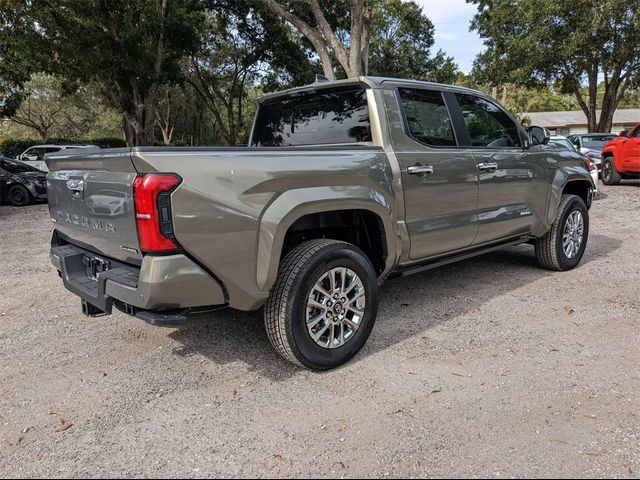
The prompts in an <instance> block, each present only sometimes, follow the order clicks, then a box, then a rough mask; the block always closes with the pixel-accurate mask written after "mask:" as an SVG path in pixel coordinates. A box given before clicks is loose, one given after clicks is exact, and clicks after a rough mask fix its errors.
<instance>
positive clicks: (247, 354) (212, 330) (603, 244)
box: [170, 235, 622, 381]
mask: <svg viewBox="0 0 640 480" xmlns="http://www.w3.org/2000/svg"><path fill="white" fill-rule="evenodd" d="M621 244H622V242H621V241H620V240H618V239H614V238H610V237H607V236H604V235H591V236H590V239H589V245H588V247H587V251H586V252H585V256H584V257H583V260H582V262H581V264H580V267H578V268H577V269H576V270H574V271H573V272H567V273H562V272H553V273H552V272H548V271H546V270H543V269H541V268H540V267H539V266H538V264H537V261H536V258H535V254H534V251H533V247H531V246H529V245H521V246H517V247H510V248H505V249H503V250H499V251H497V252H493V253H491V254H488V255H484V256H481V257H477V258H473V259H469V260H466V261H463V262H460V263H457V264H453V265H448V266H444V267H440V268H438V269H435V270H431V271H427V272H424V273H421V274H417V275H413V276H408V277H403V278H399V279H396V280H391V281H389V282H387V283H385V285H384V286H383V287H382V289H381V295H380V304H379V311H378V319H377V322H376V326H375V328H374V330H373V333H372V335H371V338H370V339H369V341H368V343H367V344H366V345H365V347H364V348H363V350H362V352H360V353H359V354H358V355H357V356H356V358H355V359H354V360H352V361H351V363H350V364H353V363H354V362H359V361H362V360H364V359H365V358H367V357H368V356H370V355H373V354H375V353H377V352H380V351H382V350H384V349H386V348H389V347H390V346H392V345H395V344H397V343H399V342H402V341H403V340H406V339H407V338H410V337H412V336H415V335H421V334H424V333H425V332H426V331H428V330H430V329H432V328H434V327H436V326H438V325H439V324H441V323H444V322H447V321H448V320H450V319H453V318H455V317H457V316H459V315H462V314H465V313H469V312H472V311H474V310H476V309H477V308H478V307H480V306H481V305H483V304H485V303H487V302H489V301H491V299H493V298H496V297H499V296H502V295H505V294H508V293H509V292H513V291H515V290H517V289H519V288H521V287H524V286H526V285H528V284H530V283H532V282H535V281H536V280H538V279H540V278H542V277H544V276H546V275H558V276H559V277H561V276H562V275H580V270H581V269H582V268H584V266H585V265H587V264H588V263H589V262H591V261H593V260H595V259H598V258H601V257H606V256H608V255H609V254H611V253H612V252H614V251H615V250H617V249H618V248H620V245H621ZM532 305H533V304H532ZM532 308H534V307H532ZM170 336H171V337H172V338H173V339H174V340H176V341H177V342H179V343H181V344H182V347H180V348H177V349H175V350H174V353H175V354H176V355H180V356H192V355H198V354H199V355H203V356H205V357H206V358H207V359H209V360H210V361H212V362H215V363H216V364H219V365H224V364H229V363H234V362H242V363H245V364H247V365H248V366H249V368H250V370H252V371H255V372H257V373H258V374H259V375H262V376H265V377H268V378H270V379H271V380H273V381H282V380H285V379H287V378H289V377H292V376H295V375H296V374H297V373H299V372H300V370H299V369H298V368H296V367H294V366H292V365H291V364H290V363H288V362H287V361H285V360H283V359H281V358H280V357H279V356H278V355H277V354H276V353H275V352H274V351H273V349H272V348H271V344H270V343H269V340H268V339H267V336H266V334H265V332H264V326H263V324H262V317H261V314H260V313H259V312H241V311H237V310H232V309H225V310H220V311H218V312H212V313H209V314H201V315H199V316H197V317H194V318H193V319H192V320H191V321H190V322H189V323H188V324H187V325H186V326H184V327H182V328H181V329H179V330H176V331H174V332H173V333H171V334H170Z"/></svg>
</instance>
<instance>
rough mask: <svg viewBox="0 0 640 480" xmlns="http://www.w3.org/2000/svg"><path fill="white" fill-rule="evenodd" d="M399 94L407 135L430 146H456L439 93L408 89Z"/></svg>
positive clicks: (447, 114) (448, 117)
mask: <svg viewBox="0 0 640 480" xmlns="http://www.w3.org/2000/svg"><path fill="white" fill-rule="evenodd" d="M399 92H400V101H401V103H402V111H403V113H404V118H405V122H406V126H407V129H408V133H409V135H411V136H412V137H413V138H414V139H415V140H418V141H419V142H421V143H425V144H427V145H430V146H440V147H450V146H455V145H456V137H455V135H454V133H453V126H452V124H451V117H450V116H449V111H448V110H447V106H446V105H445V103H444V99H443V98H442V93H441V92H438V91H434V90H418V89H408V88H401V89H400V90H399Z"/></svg>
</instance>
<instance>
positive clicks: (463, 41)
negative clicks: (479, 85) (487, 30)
mask: <svg viewBox="0 0 640 480" xmlns="http://www.w3.org/2000/svg"><path fill="white" fill-rule="evenodd" d="M415 1H416V2H417V3H418V4H420V5H421V6H422V9H423V11H424V13H425V14H426V15H427V17H429V19H430V20H431V21H432V22H433V24H434V26H435V44H434V46H433V52H434V53H435V52H437V51H438V50H439V49H442V50H444V51H445V52H446V53H447V55H449V56H451V57H453V58H454V60H455V61H456V63H457V64H458V66H459V67H460V70H462V71H463V72H464V73H469V72H470V71H471V68H472V67H473V59H474V58H475V56H476V55H477V54H478V53H480V52H481V51H482V50H483V49H484V47H483V45H482V40H480V38H479V37H478V35H476V33H475V32H469V22H470V21H471V19H472V18H473V15H474V14H475V13H476V11H477V10H476V8H477V7H476V6H475V5H470V4H467V2H466V1H465V0H415Z"/></svg>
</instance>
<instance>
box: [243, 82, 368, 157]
mask: <svg viewBox="0 0 640 480" xmlns="http://www.w3.org/2000/svg"><path fill="white" fill-rule="evenodd" d="M370 141H371V122H370V120H369V109H368V107H367V96H366V92H365V90H364V89H363V88H362V87H360V86H355V87H349V88H341V89H331V90H326V91H325V90H323V91H320V92H310V93H304V94H302V95H300V96H296V97H286V98H284V99H281V98H278V99H275V100H273V101H269V100H267V101H266V102H265V103H263V104H262V105H261V106H260V109H259V111H258V116H257V118H256V124H255V126H254V133H253V138H252V141H251V145H252V146H258V147H287V146H296V145H327V144H349V143H359V142H370Z"/></svg>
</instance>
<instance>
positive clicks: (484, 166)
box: [478, 162, 498, 172]
mask: <svg viewBox="0 0 640 480" xmlns="http://www.w3.org/2000/svg"><path fill="white" fill-rule="evenodd" d="M478 168H479V169H480V170H484V171H487V172H493V171H495V170H497V169H498V164H497V163H495V162H488V163H479V164H478Z"/></svg>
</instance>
